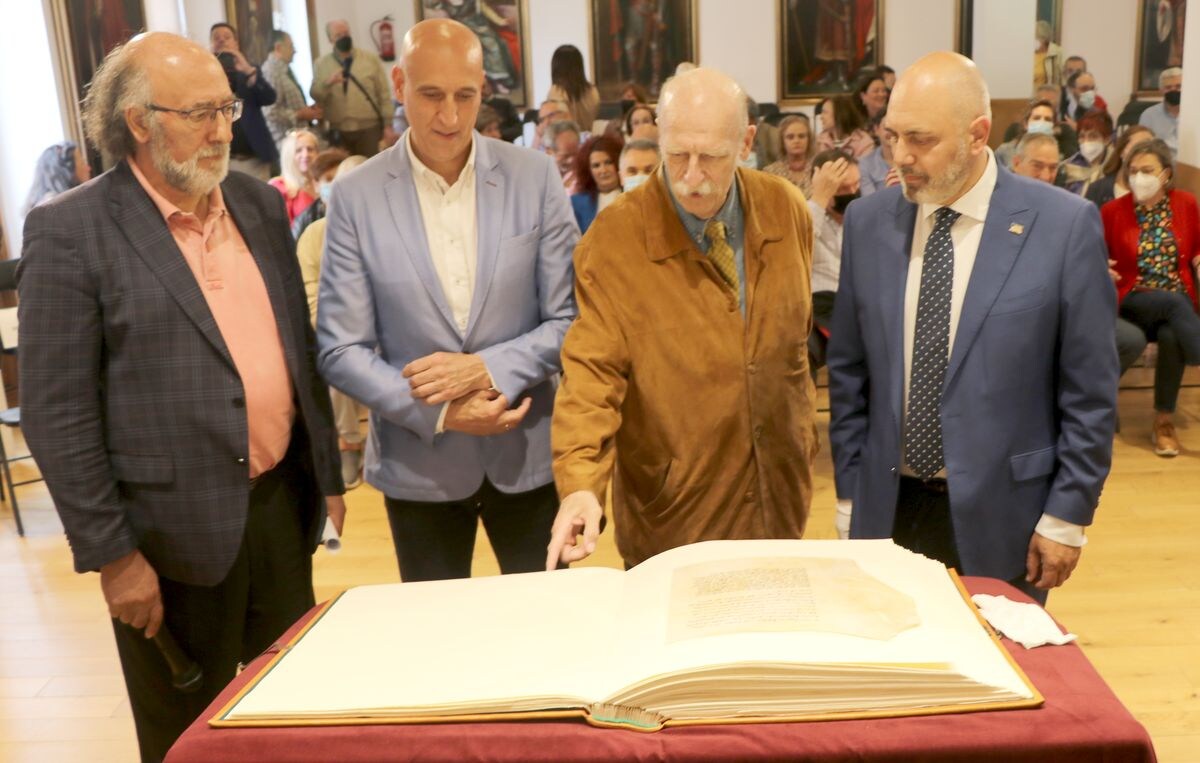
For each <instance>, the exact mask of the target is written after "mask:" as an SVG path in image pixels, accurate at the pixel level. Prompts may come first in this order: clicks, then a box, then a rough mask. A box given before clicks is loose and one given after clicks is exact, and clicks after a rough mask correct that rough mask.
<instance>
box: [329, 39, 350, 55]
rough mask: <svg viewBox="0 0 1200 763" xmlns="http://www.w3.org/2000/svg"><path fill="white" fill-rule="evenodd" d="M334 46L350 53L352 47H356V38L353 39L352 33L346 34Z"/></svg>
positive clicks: (339, 50)
mask: <svg viewBox="0 0 1200 763" xmlns="http://www.w3.org/2000/svg"><path fill="white" fill-rule="evenodd" d="M333 47H335V48H337V49H338V52H339V53H349V52H350V48H353V47H354V40H353V39H351V37H350V35H346V36H345V37H342V38H340V39H339V40H338V41H337V42H335V43H334V44H333Z"/></svg>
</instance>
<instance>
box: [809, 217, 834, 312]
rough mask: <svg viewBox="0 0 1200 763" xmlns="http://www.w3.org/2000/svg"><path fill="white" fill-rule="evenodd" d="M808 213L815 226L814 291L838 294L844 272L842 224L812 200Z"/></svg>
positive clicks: (813, 256)
mask: <svg viewBox="0 0 1200 763" xmlns="http://www.w3.org/2000/svg"><path fill="white" fill-rule="evenodd" d="M808 211H809V214H810V216H811V217H812V226H813V255H812V258H813V259H812V291H813V293H814V294H816V293H817V292H819V291H832V292H834V293H836V292H837V289H838V275H839V273H841V270H842V223H841V221H839V220H836V219H834V218H833V217H832V216H830V214H829V212H827V211H826V210H824V209H822V208H821V207H820V206H818V205H817V204H816V202H814V201H812V200H811V199H810V200H809V202H808Z"/></svg>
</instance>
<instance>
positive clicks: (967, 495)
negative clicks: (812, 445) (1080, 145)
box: [828, 168, 1119, 580]
mask: <svg viewBox="0 0 1200 763" xmlns="http://www.w3.org/2000/svg"><path fill="white" fill-rule="evenodd" d="M916 214H917V205H916V204H913V203H912V202H909V201H907V200H906V199H905V198H904V197H903V195H902V194H901V191H900V188H898V187H897V188H888V189H886V190H882V191H880V192H878V193H876V194H873V195H871V196H868V197H865V198H863V199H861V200H860V201H856V202H854V203H853V204H851V205H850V208H849V210H848V211H847V213H846V218H845V225H844V237H843V245H842V268H841V280H840V284H839V288H838V295H837V303H836V307H835V310H834V317H833V328H832V331H833V334H832V337H831V339H830V342H829V353H828V365H829V397H830V440H831V443H832V446H833V456H834V465H835V479H836V482H837V492H838V496H839V497H842V498H850V499H852V500H853V502H854V509H853V514H852V517H851V530H850V534H851V537H854V538H887V537H890V536H891V532H892V524H893V520H894V517H895V509H896V498H897V492H898V489H899V479H900V466H901V464H900V451H901V432H902V425H903V394H904V336H903V332H904V290H905V281H906V277H907V272H908V262H909V253H910V250H911V247H912V237H913V226H914V223H915V220H916ZM1115 313H1116V304H1115V290H1114V289H1113V284H1112V281H1111V280H1110V278H1109V276H1108V268H1107V252H1106V249H1105V245H1104V237H1103V230H1102V227H1101V224H1100V217H1099V214H1098V213H1097V211H1096V207H1095V205H1093V204H1090V203H1088V202H1087V201H1085V200H1083V199H1081V198H1079V197H1078V196H1074V195H1071V194H1068V193H1066V192H1065V191H1063V190H1061V189H1057V188H1054V187H1052V186H1050V185H1047V184H1044V183H1039V182H1036V181H1032V180H1029V179H1026V178H1022V177H1018V176H1016V175H1014V174H1012V173H1010V172H1008V171H1007V170H1005V169H1003V168H999V172H998V177H997V180H996V188H995V191H994V192H993V194H992V199H991V204H990V206H989V209H988V214H987V219H986V221H985V223H984V228H983V235H982V240H981V241H980V245H979V252H978V256H977V258H976V260H975V265H974V269H973V270H972V272H971V276H970V279H969V281H968V286H967V293H966V296H965V298H964V301H963V306H962V313H961V316H960V318H959V322H958V328H957V332H956V335H955V340H954V346H953V347H952V348H951V353H950V364H949V367H948V368H947V371H946V382H945V387H944V390H943V393H942V413H941V418H942V436H943V442H944V449H945V459H946V471H947V480H948V483H949V492H950V509H951V514H952V516H953V521H954V530H955V538H956V541H957V543H958V551H959V556H960V558H961V561H962V566H963V572H964V573H966V574H968V575H987V576H991V577H996V578H1000V579H1002V580H1009V579H1012V578H1015V577H1017V576H1018V575H1021V574H1023V571H1024V568H1025V556H1026V552H1027V549H1028V546H1029V540H1030V537H1031V536H1032V534H1033V531H1034V527H1035V526H1036V525H1037V522H1038V519H1039V518H1040V517H1041V515H1042V514H1043V512H1044V513H1047V514H1049V515H1051V516H1054V517H1058V518H1060V519H1063V520H1065V521H1067V522H1072V523H1074V524H1079V525H1088V524H1091V522H1092V516H1093V513H1094V512H1095V509H1096V504H1097V502H1098V501H1099V498H1100V489H1101V487H1102V486H1103V484H1104V480H1105V477H1106V476H1107V475H1108V469H1109V463H1110V461H1111V457H1112V438H1113V426H1114V409H1115V405H1116V391H1117V378H1118V375H1119V372H1118V365H1117V354H1116V344H1115V341H1114V338H1113V331H1114V325H1115V323H1114V315H1115Z"/></svg>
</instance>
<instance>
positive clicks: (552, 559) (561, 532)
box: [546, 490, 604, 571]
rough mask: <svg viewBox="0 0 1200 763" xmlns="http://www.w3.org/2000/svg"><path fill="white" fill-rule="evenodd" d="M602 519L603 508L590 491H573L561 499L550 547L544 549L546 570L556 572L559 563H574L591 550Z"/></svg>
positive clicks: (551, 533)
mask: <svg viewBox="0 0 1200 763" xmlns="http://www.w3.org/2000/svg"><path fill="white" fill-rule="evenodd" d="M603 516H604V509H603V507H601V506H600V501H599V500H597V498H596V494H595V493H593V492H592V491H590V490H577V491H575V492H574V493H571V494H570V495H568V496H567V497H566V498H564V499H563V500H562V503H561V504H560V505H559V507H558V516H556V517H555V518H554V526H553V527H552V528H551V529H550V545H549V546H547V547H546V569H547V571H549V570H554V569H557V568H558V563H559V562H560V561H561V562H562V563H563V564H570V563H571V562H578V561H579V560H580V559H585V558H587V557H588V556H589V555H590V554H591V553H592V552H593V551H595V550H596V539H597V538H599V537H600V519H601V518H602V517H603ZM580 533H583V542H582V543H580V542H579V538H578V537H577V536H578V535H579V534H580Z"/></svg>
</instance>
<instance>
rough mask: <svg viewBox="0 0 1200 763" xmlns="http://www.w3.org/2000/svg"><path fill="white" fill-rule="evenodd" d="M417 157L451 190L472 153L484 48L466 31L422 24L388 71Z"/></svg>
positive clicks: (446, 22) (444, 22) (442, 23)
mask: <svg viewBox="0 0 1200 763" xmlns="http://www.w3.org/2000/svg"><path fill="white" fill-rule="evenodd" d="M392 83H393V84H394V85H395V89H396V96H397V97H398V98H399V100H400V102H401V103H403V104H404V115H405V116H406V117H407V118H408V125H409V142H410V144H411V145H412V149H413V151H414V152H415V153H416V155H417V158H418V159H420V160H421V161H422V162H424V163H425V165H426V166H427V167H429V168H430V169H432V170H434V171H435V172H437V173H438V174H440V175H441V176H442V178H443V179H445V180H446V182H447V183H449V184H451V185H453V184H454V182H455V180H456V179H457V178H458V176H459V174H460V173H461V171H462V168H463V166H464V165H465V164H466V161H467V157H468V156H469V155H470V153H471V146H472V140H473V137H472V136H473V134H474V128H475V119H476V117H477V116H478V115H479V103H480V99H481V98H482V91H483V49H482V48H481V47H480V45H479V38H478V37H476V36H475V33H474V32H472V31H471V30H470V29H468V28H467V27H465V26H463V25H462V24H460V23H458V22H457V21H451V20H450V19H426V20H425V21H422V22H421V23H419V24H416V25H414V26H413V27H412V28H411V29H409V30H408V34H406V35H404V42H403V44H402V45H401V46H400V62H399V63H398V64H397V65H396V66H395V67H394V68H393V69H392Z"/></svg>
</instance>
